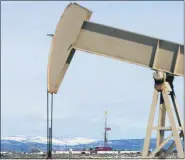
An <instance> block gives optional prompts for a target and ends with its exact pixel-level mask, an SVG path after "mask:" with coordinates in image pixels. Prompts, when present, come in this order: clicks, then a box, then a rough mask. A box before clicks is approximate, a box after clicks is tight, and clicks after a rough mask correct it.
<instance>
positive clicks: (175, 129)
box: [142, 82, 184, 158]
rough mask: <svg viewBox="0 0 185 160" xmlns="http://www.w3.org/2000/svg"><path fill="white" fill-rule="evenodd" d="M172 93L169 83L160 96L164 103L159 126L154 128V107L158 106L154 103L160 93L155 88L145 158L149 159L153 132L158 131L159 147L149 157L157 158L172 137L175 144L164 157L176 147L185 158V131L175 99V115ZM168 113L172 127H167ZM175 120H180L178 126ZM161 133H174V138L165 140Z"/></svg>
mask: <svg viewBox="0 0 185 160" xmlns="http://www.w3.org/2000/svg"><path fill="white" fill-rule="evenodd" d="M171 91H172V89H171V88H170V87H169V85H168V82H165V89H164V90H163V91H162V95H161V94H160V96H162V97H163V99H164V103H163V104H161V105H160V111H159V117H158V118H159V119H158V126H157V127H152V126H153V119H154V115H155V107H156V106H154V105H156V103H154V102H156V100H157V97H158V94H157V92H158V91H156V89H155V88H154V95H153V103H152V107H151V112H150V117H149V121H148V127H147V132H146V137H145V141H144V148H143V153H142V156H143V158H147V157H148V150H149V145H150V137H151V132H152V130H157V132H158V134H157V145H156V149H155V150H154V151H153V152H152V153H151V155H149V157H148V158H152V157H153V156H155V155H156V153H157V152H159V151H160V150H161V149H162V147H163V146H164V145H165V144H166V143H167V142H168V141H169V140H170V138H172V137H173V138H174V143H172V144H171V145H170V147H169V148H168V150H167V153H166V154H165V155H164V156H163V157H166V156H167V155H168V154H169V152H171V151H172V150H173V148H174V147H176V149H177V153H178V157H179V158H184V151H183V146H182V143H181V137H183V136H184V132H183V131H184V130H183V127H182V125H181V119H180V118H179V117H180V115H179V112H178V108H177V101H176V99H174V103H173V106H174V108H175V109H176V112H175V114H173V110H172V106H171V104H170V99H169V97H170V98H171V99H172V101H173V98H172V96H169V92H171ZM174 98H175V97H174ZM166 113H167V115H168V117H169V121H170V125H171V126H170V127H165V118H166ZM175 118H177V119H178V124H176V121H175ZM161 131H163V132H164V131H172V137H171V136H170V137H168V138H167V139H164V133H162V134H161ZM179 131H180V134H179Z"/></svg>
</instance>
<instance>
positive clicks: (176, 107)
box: [170, 92, 184, 140]
mask: <svg viewBox="0 0 185 160" xmlns="http://www.w3.org/2000/svg"><path fill="white" fill-rule="evenodd" d="M170 96H171V99H172V102H173V106H174V109H175V114H176V116H177V121H178V124H179V126H180V127H182V137H183V140H184V126H183V125H182V123H181V122H182V121H181V117H180V113H179V110H178V108H179V107H178V103H177V100H176V97H175V94H174V93H173V92H172V93H171V94H170Z"/></svg>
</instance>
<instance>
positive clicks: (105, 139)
mask: <svg viewBox="0 0 185 160" xmlns="http://www.w3.org/2000/svg"><path fill="white" fill-rule="evenodd" d="M104 130H105V132H104V147H106V146H107V142H108V134H107V131H110V130H111V128H109V127H107V111H105V128H104Z"/></svg>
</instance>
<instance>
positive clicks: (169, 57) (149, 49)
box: [48, 3, 184, 94]
mask: <svg viewBox="0 0 185 160" xmlns="http://www.w3.org/2000/svg"><path fill="white" fill-rule="evenodd" d="M91 15H92V12H91V11H90V10H88V9H86V8H84V7H82V6H80V5H78V4H75V3H71V4H69V5H68V6H67V7H66V9H65V11H64V13H63V15H62V16H61V18H60V20H59V22H58V24H57V27H56V30H55V33H54V34H52V36H51V37H52V44H51V50H50V55H49V62H48V92H49V93H55V94H56V93H57V92H58V89H59V86H60V84H61V82H62V80H63V78H64V76H65V73H66V71H67V69H68V66H69V65H70V62H71V60H72V58H73V55H74V54H75V51H76V50H81V51H85V52H89V53H92V54H97V55H101V56H105V57H110V58H113V59H117V60H121V61H124V62H128V63H133V64H136V65H141V66H145V67H148V68H151V69H153V70H162V71H164V72H166V73H170V74H172V75H174V76H184V46H183V45H181V44H177V43H173V42H169V41H165V40H162V39H158V38H152V37H149V36H145V35H140V34H137V33H134V32H129V31H126V30H120V29H117V28H112V27H109V26H104V25H101V24H97V23H93V22H89V19H90V17H91Z"/></svg>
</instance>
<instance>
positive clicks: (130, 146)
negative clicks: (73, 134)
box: [1, 136, 172, 152]
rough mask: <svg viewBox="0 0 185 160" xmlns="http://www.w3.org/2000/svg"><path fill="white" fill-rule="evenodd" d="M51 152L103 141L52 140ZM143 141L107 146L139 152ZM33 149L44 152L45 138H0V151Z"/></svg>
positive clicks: (84, 146) (120, 141)
mask: <svg viewBox="0 0 185 160" xmlns="http://www.w3.org/2000/svg"><path fill="white" fill-rule="evenodd" d="M52 142H53V150H68V149H69V148H70V149H73V150H84V149H89V148H92V147H95V146H103V141H101V140H95V139H90V138H73V139H68V138H63V139H59V138H53V140H52ZM143 143H144V140H143V139H119V140H110V141H109V142H108V145H109V146H111V147H112V148H113V149H114V150H134V151H141V150H142V148H143ZM170 143H172V141H170V142H169V143H168V144H167V145H166V146H165V148H167V147H168V146H169V145H170ZM155 146H156V139H151V143H150V149H151V150H153V149H154V148H155ZM33 149H38V150H40V151H43V152H45V151H46V149H47V138H46V137H41V136H40V137H26V136H12V137H2V138H1V151H3V152H7V151H14V152H31V150H33Z"/></svg>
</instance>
